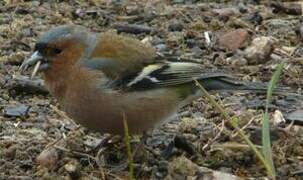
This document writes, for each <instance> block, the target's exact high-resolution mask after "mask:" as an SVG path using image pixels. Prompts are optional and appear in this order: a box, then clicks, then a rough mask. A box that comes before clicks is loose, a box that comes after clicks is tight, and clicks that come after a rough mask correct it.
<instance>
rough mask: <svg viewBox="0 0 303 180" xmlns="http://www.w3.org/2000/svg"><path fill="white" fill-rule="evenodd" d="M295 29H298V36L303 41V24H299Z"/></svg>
mask: <svg viewBox="0 0 303 180" xmlns="http://www.w3.org/2000/svg"><path fill="white" fill-rule="evenodd" d="M295 31H296V34H297V36H298V37H299V40H300V41H301V42H303V24H301V25H300V26H298V27H297V28H296V30H295Z"/></svg>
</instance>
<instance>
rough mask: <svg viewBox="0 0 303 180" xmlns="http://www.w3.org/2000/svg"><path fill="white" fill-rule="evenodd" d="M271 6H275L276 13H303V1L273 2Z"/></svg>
mask: <svg viewBox="0 0 303 180" xmlns="http://www.w3.org/2000/svg"><path fill="white" fill-rule="evenodd" d="M270 5H271V7H273V8H274V9H273V12H274V13H280V12H282V13H285V14H289V15H302V7H303V6H302V5H303V4H301V3H281V2H272V3H271V4H270Z"/></svg>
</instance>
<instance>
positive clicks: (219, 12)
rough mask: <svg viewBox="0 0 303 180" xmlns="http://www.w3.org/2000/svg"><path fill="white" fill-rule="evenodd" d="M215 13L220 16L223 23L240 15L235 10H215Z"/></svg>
mask: <svg viewBox="0 0 303 180" xmlns="http://www.w3.org/2000/svg"><path fill="white" fill-rule="evenodd" d="M213 11H214V12H215V13H216V14H217V15H218V16H219V19H220V20H222V21H227V20H228V19H229V18H230V17H231V16H235V15H236V14H239V12H238V11H237V9H235V8H222V9H214V10H213Z"/></svg>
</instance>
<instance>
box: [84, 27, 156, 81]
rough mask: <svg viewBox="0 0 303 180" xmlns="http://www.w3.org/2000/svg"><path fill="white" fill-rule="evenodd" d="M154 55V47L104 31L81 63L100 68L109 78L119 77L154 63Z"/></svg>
mask: <svg viewBox="0 0 303 180" xmlns="http://www.w3.org/2000/svg"><path fill="white" fill-rule="evenodd" d="M155 55H156V53H155V50H154V48H152V47H151V46H148V45H145V44H143V43H141V42H140V41H139V40H137V39H134V38H131V37H127V36H120V35H117V34H115V33H112V32H106V33H103V34H101V35H100V36H99V37H97V41H96V44H95V46H94V47H93V50H92V51H91V53H90V55H88V57H86V58H85V59H83V63H84V64H86V65H88V66H89V67H91V68H96V69H98V68H101V69H102V71H103V72H104V73H105V74H106V75H107V76H108V77H110V78H111V79H119V78H123V77H124V76H127V75H128V74H133V73H137V72H140V71H141V69H142V68H144V67H145V66H146V65H148V64H151V63H154V61H155Z"/></svg>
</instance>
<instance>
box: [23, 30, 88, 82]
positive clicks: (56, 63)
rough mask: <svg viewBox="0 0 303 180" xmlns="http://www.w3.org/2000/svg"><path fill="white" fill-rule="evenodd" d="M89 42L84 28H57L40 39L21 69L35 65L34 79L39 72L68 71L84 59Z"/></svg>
mask: <svg viewBox="0 0 303 180" xmlns="http://www.w3.org/2000/svg"><path fill="white" fill-rule="evenodd" d="M89 41H90V35H89V32H88V31H87V29H86V28H84V27H81V26H77V25H62V26H58V27H55V28H53V29H51V30H49V31H48V32H46V33H44V34H43V35H42V36H41V37H40V39H39V40H38V41H37V42H36V45H35V49H34V53H33V54H32V56H31V57H30V58H29V59H27V60H25V61H24V62H23V63H22V65H21V67H20V68H21V69H24V68H26V67H28V66H32V65H35V68H34V71H33V74H32V77H33V76H34V75H35V74H36V72H37V71H42V72H46V71H48V70H50V69H53V70H57V69H67V68H68V67H70V66H72V65H74V64H75V63H76V62H77V61H78V60H79V59H81V58H82V57H83V55H84V54H85V51H86V47H87V45H89Z"/></svg>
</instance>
